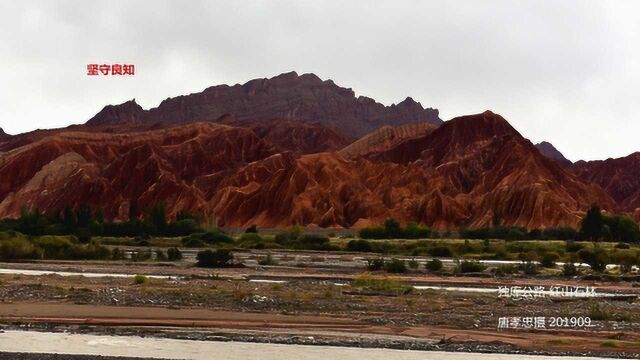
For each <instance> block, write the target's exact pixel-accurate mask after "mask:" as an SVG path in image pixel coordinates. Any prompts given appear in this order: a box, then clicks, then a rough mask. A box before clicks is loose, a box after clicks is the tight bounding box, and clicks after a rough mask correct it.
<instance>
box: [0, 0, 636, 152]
mask: <svg viewBox="0 0 640 360" xmlns="http://www.w3.org/2000/svg"><path fill="white" fill-rule="evenodd" d="M639 14H640V1H621V0H615V1H567V0H563V1H555V0H554V1H514V0H508V1H489V0H483V1H479V0H470V1H424V0H423V1H398V0H394V1H372V0H365V1H320V0H314V1H301V0H291V1H237V0H233V1H232V0H229V1H181V2H179V1H157V0H154V1H118V0H110V1H99V2H97V1H96V2H94V1H17V0H15V1H3V2H2V3H0V30H1V31H0V127H2V128H4V130H5V131H6V132H8V133H13V134H15V133H20V132H24V131H28V130H33V129H36V128H51V127H61V126H66V125H69V124H74V123H83V122H85V121H86V120H88V119H89V118H90V117H91V116H92V115H94V114H95V113H96V112H98V111H99V110H100V109H101V108H102V107H103V106H104V105H106V104H117V103H121V102H124V101H126V100H128V99H131V98H136V100H137V101H138V103H140V104H141V105H142V106H143V107H144V108H150V107H155V106H157V105H158V104H159V103H160V101H161V100H163V99H165V98H167V97H170V96H176V95H181V94H187V93H192V92H199V91H201V90H203V89H204V88H206V87H208V86H211V85H215V84H220V83H228V84H235V83H244V82H246V81H247V80H250V79H252V78H256V77H271V76H274V75H277V74H279V73H282V72H287V71H291V70H295V71H297V72H298V73H304V72H313V73H315V74H317V75H318V76H320V77H321V78H323V79H327V78H331V79H333V80H334V81H335V82H336V83H337V84H338V85H341V86H345V87H351V88H353V89H354V91H355V92H356V94H358V95H366V96H369V97H372V98H374V99H376V100H378V101H380V102H382V103H384V104H387V105H389V104H392V103H397V102H399V101H402V100H403V99H404V98H405V97H407V96H411V97H413V98H414V99H415V100H416V101H420V102H421V103H422V104H423V105H424V106H425V107H435V108H438V109H439V110H440V114H441V117H442V118H443V119H445V120H446V119H450V118H452V117H455V116H459V115H464V114H470V113H477V112H481V111H484V110H486V109H490V110H493V111H495V112H497V113H500V114H502V115H503V116H504V117H505V118H507V119H508V120H509V121H510V122H511V124H513V126H514V127H516V129H518V130H519V131H520V132H521V133H522V134H523V135H524V136H525V137H527V138H529V139H531V140H532V141H534V142H538V141H541V140H548V141H550V142H552V143H553V144H554V145H556V147H557V148H558V149H559V150H560V151H562V152H563V153H564V154H565V156H567V157H568V158H570V159H571V160H577V159H603V158H607V157H619V156H625V155H628V154H630V153H632V152H634V151H639V150H640V141H638V138H639V137H640V121H638V120H640V118H639V117H638V114H639V113H640V21H639V20H638V16H639ZM89 63H133V64H135V66H136V75H135V76H133V77H124V76H120V77H102V76H99V77H89V76H87V75H86V66H87V64H89Z"/></svg>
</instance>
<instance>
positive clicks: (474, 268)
mask: <svg viewBox="0 0 640 360" xmlns="http://www.w3.org/2000/svg"><path fill="white" fill-rule="evenodd" d="M486 268H487V267H486V266H485V265H484V264H482V263H480V262H478V261H474V260H462V261H460V262H459V263H458V265H457V266H456V273H461V274H465V273H476V272H483V271H484V270H485V269H486Z"/></svg>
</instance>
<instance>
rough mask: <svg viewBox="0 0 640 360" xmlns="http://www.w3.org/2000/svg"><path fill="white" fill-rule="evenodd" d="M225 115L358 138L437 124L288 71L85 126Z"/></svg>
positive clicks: (109, 110) (124, 109)
mask: <svg viewBox="0 0 640 360" xmlns="http://www.w3.org/2000/svg"><path fill="white" fill-rule="evenodd" d="M226 114H232V115H233V116H234V117H235V118H236V119H237V120H239V121H252V122H255V121H261V122H264V121H269V120H272V119H283V120H292V121H296V122H298V121H302V122H307V123H318V124H320V125H323V126H324V127H327V128H330V129H334V130H335V131H337V132H338V133H339V134H340V135H341V136H346V137H360V136H363V135H365V134H366V133H368V132H370V131H373V130H375V129H377V128H379V127H381V126H384V125H402V124H407V123H420V122H428V123H431V124H434V125H439V124H440V123H442V120H440V118H439V117H438V110H436V109H431V108H427V109H425V108H423V107H422V105H421V104H420V103H418V102H415V101H413V99H411V98H407V99H405V100H404V101H402V102H400V103H398V104H397V105H391V106H384V105H382V104H380V103H377V102H375V101H374V100H373V99H370V98H367V97H363V96H360V97H356V96H355V93H354V92H353V90H351V89H346V88H343V87H340V86H338V85H336V84H335V83H334V82H333V81H331V80H326V81H323V80H321V79H320V78H319V77H317V76H316V75H314V74H303V75H300V76H299V75H298V74H296V73H295V72H290V73H286V74H281V75H278V76H276V77H273V78H271V79H255V80H251V81H249V82H247V83H245V84H243V85H239V84H238V85H234V86H228V85H218V86H213V87H210V88H208V89H206V90H204V91H203V92H201V93H196V94H190V95H185V96H178V97H175V98H169V99H166V100H164V101H163V102H162V103H161V104H160V106H158V107H157V108H154V109H151V110H149V111H144V110H142V109H141V108H140V107H139V106H138V105H137V104H135V102H127V103H125V104H121V105H118V106H107V107H105V108H104V109H103V110H102V111H101V112H100V113H98V114H97V115H96V116H95V117H93V118H92V119H91V120H89V121H88V122H87V125H89V126H106V125H115V124H120V123H122V122H123V121H130V120H134V121H135V122H138V123H147V124H150V123H159V124H163V125H165V126H166V125H167V124H169V125H175V124H185V123H191V122H200V121H217V120H218V119H220V118H221V117H223V116H224V115H226Z"/></svg>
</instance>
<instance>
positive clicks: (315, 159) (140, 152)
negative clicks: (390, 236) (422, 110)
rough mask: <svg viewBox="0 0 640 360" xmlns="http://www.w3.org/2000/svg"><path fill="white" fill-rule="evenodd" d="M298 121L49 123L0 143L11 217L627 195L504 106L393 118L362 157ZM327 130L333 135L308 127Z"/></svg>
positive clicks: (480, 220) (565, 207)
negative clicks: (544, 147) (564, 160)
mask: <svg viewBox="0 0 640 360" xmlns="http://www.w3.org/2000/svg"><path fill="white" fill-rule="evenodd" d="M134 108H135V107H132V109H134ZM116 113H118V112H116ZM125 117H126V116H125ZM239 121H241V120H237V119H234V118H232V117H228V116H227V117H224V118H222V119H219V122H231V123H234V122H239ZM291 123H292V122H291V121H289V120H276V121H275V122H274V123H270V124H271V125H269V124H267V125H265V126H262V127H261V126H259V125H257V124H259V122H251V121H249V123H248V125H245V126H244V127H241V126H239V124H237V126H230V125H224V124H214V123H194V124H188V125H180V126H177V127H172V128H162V129H157V130H144V131H139V132H133V133H122V132H115V131H113V132H99V131H93V132H82V131H78V130H73V131H59V132H49V133H45V135H42V136H41V137H40V138H38V139H37V140H35V141H32V142H30V143H28V144H26V145H22V146H19V147H15V148H13V149H11V150H9V151H6V152H3V153H0V199H1V201H0V216H17V215H18V214H19V211H20V208H21V207H22V206H23V205H26V206H28V207H30V208H38V209H41V210H43V211H47V210H51V209H55V208H62V207H64V206H67V205H71V206H79V205H80V204H89V205H90V206H91V207H93V208H98V207H99V208H103V209H104V210H105V214H106V216H107V217H111V218H115V219H126V218H127V217H128V215H129V209H130V208H132V207H133V208H138V209H140V211H142V212H144V211H149V209H150V208H151V207H153V206H154V205H155V204H157V203H159V202H163V203H165V204H166V206H167V208H168V212H169V215H170V216H174V215H175V214H176V213H177V212H179V211H181V210H186V211H190V212H194V213H199V214H202V215H204V216H208V217H213V216H215V217H216V218H217V219H218V222H219V224H220V225H223V226H234V227H236V226H247V225H249V224H254V223H255V224H258V226H261V227H284V226H289V225H291V224H303V225H317V226H325V227H333V226H339V227H359V226H363V225H367V224H371V223H380V222H382V221H384V219H385V218H387V217H395V218H397V219H399V220H400V221H401V222H405V223H406V222H408V221H417V222H422V223H426V224H429V225H431V226H434V227H436V228H439V229H447V228H450V229H453V228H459V227H461V226H468V227H479V226H484V225H488V224H490V222H491V219H492V218H493V214H494V213H499V214H500V215H501V217H502V218H503V219H504V222H505V224H508V225H520V226H526V227H547V226H557V225H573V226H575V225H576V224H577V222H578V220H579V216H580V214H581V213H582V212H583V211H584V210H585V209H586V208H587V207H588V206H589V205H590V204H592V203H599V204H601V205H602V206H603V207H605V208H613V207H614V204H613V201H612V200H611V199H610V198H609V196H607V194H605V193H604V191H603V190H602V189H601V188H600V187H599V186H597V185H593V184H590V183H588V182H586V181H583V180H580V179H578V178H577V177H576V176H574V175H573V174H571V173H569V172H567V171H566V170H564V169H563V168H562V167H560V166H559V165H558V164H557V163H556V162H554V161H551V160H549V159H547V158H545V157H544V156H542V155H541V154H540V153H539V152H538V151H537V150H536V148H535V147H534V146H533V145H532V144H531V143H530V142H529V141H527V140H526V139H524V138H523V137H522V136H520V134H519V133H518V132H517V131H515V130H514V129H513V128H512V127H511V126H510V125H509V124H508V123H507V122H506V121H505V120H504V119H503V118H501V117H500V116H498V115H495V114H493V113H491V112H485V113H483V114H478V115H472V116H465V117H460V118H456V119H453V120H451V121H448V122H446V123H444V124H443V125H442V126H440V127H439V128H437V129H435V130H434V129H431V128H430V127H426V126H425V127H424V128H422V129H420V126H416V127H415V129H413V130H412V131H399V130H396V131H395V132H394V131H392V133H393V134H394V135H393V136H394V137H395V138H394V139H392V140H389V137H386V136H380V135H379V134H378V135H375V136H369V140H371V139H378V140H380V141H381V142H379V141H365V142H364V143H365V144H368V145H367V146H356V149H363V148H364V149H366V151H362V152H351V153H349V156H345V154H344V151H333V148H338V147H339V146H343V145H344V144H343V143H342V142H340V140H339V138H336V137H335V136H334V135H330V136H329V135H326V134H328V133H330V130H328V129H327V128H325V127H318V128H316V126H319V125H308V126H309V127H306V126H305V127H303V128H300V127H299V126H297V127H294V128H292V130H286V129H287V126H289V125H291ZM293 124H295V125H300V124H298V123H296V122H293ZM100 126H102V127H104V126H115V125H106V124H102V125H100ZM272 127H275V129H272ZM114 129H115V128H112V129H111V130H114ZM281 129H285V130H281ZM94 130H95V129H94ZM384 131H386V130H384ZM384 131H382V132H384ZM296 132H299V133H297V134H296ZM317 133H320V134H323V133H324V134H325V135H322V136H320V137H318V138H316V139H317V140H314V141H311V140H308V139H309V138H313V136H310V135H313V134H317ZM407 134H408V135H407ZM305 139H307V140H308V141H307V143H309V144H312V146H311V148H305V146H306V145H307V143H304V144H300V141H304V140H305ZM332 141H333V143H332ZM322 144H324V146H325V148H316V147H317V146H322ZM327 144H332V145H327ZM361 144H362V143H361ZM380 144H382V145H380ZM303 145H304V146H303ZM347 148H348V147H347ZM287 149H293V150H296V149H297V150H298V151H297V152H296V151H288V150H287ZM316 150H318V151H320V152H318V153H306V152H309V151H316ZM305 153H306V154H305ZM70 189H72V191H70ZM132 205H134V206H132Z"/></svg>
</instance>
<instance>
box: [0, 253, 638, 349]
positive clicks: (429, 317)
mask: <svg viewBox="0 0 640 360" xmlns="http://www.w3.org/2000/svg"><path fill="white" fill-rule="evenodd" d="M0 267H3V268H7V267H14V268H29V269H39V270H54V271H71V272H97V273H127V274H130V275H134V274H147V275H171V277H170V278H146V279H144V280H141V281H139V282H138V283H136V281H134V278H133V277H84V276H59V275H38V276H35V275H32V276H28V275H12V274H4V275H0V301H1V302H0V321H1V322H2V323H3V324H4V326H6V327H7V328H19V329H25V328H26V329H37V330H47V331H71V332H90V333H112V334H129V335H130V334H144V335H146V336H159V337H172V338H185V339H196V340H211V339H214V340H221V341H232V340H234V341H248V342H272V343H285V344H293V343H295V344H312V345H338V346H356V347H385V348H395V349H420V350H447V351H482V352H501V353H520V352H525V353H532V354H538V353H543V354H573V355H581V356H583V355H598V356H610V357H626V358H629V357H637V354H638V353H640V303H639V302H638V301H636V300H634V299H633V298H631V299H579V298H578V299H575V298H568V299H552V298H548V297H544V298H539V299H533V300H527V301H514V300H512V299H508V298H499V297H497V294H494V293H479V292H464V291H442V290H417V289H415V288H412V287H411V286H409V284H412V285H416V284H417V285H420V284H431V285H446V286H457V287H465V286H474V287H492V288H495V287H497V286H499V285H507V286H509V285H516V284H518V285H532V284H538V285H541V286H551V285H553V284H558V283H564V284H572V285H574V286H576V285H579V286H595V287H596V288H598V289H606V290H607V291H614V292H619V293H633V292H637V291H638V290H639V289H638V288H637V287H635V286H634V285H635V283H634V282H617V283H610V282H605V281H602V280H590V281H577V280H559V279H544V278H543V279H522V278H498V279H494V278H480V277H447V276H435V275H425V274H409V275H403V276H395V277H384V276H383V275H376V274H373V275H372V274H368V275H364V276H363V275H362V271H361V270H357V269H342V270H336V269H329V270H327V269H323V268H322V267H317V268H314V267H305V268H292V267H283V266H274V267H253V266H252V267H246V268H232V269H216V270H210V269H197V268H193V267H190V265H189V264H178V265H175V264H172V265H166V266H163V265H158V264H157V263H126V264H125V263H101V262H95V263H89V262H86V263H81V262H77V263H68V262H58V263H23V264H0ZM256 279H260V280H268V281H267V282H256V281H251V280H256ZM354 279H356V282H355V283H354V282H353V280H354ZM371 279H374V280H375V281H373V283H372V282H371V281H369V280H371ZM378 280H380V281H378ZM271 281H275V282H271ZM283 281H284V282H283ZM278 282H282V283H278ZM358 284H359V285H358ZM371 284H373V285H371ZM596 310H597V311H599V313H597V315H598V316H600V318H598V319H594V321H593V325H594V326H593V327H590V328H580V329H575V328H562V329H545V330H513V329H510V330H498V329H497V325H498V319H499V318H500V317H505V316H521V317H528V316H530V317H533V316H545V317H567V316H568V317H579V316H582V317H588V316H591V317H593V316H594V315H596Z"/></svg>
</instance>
